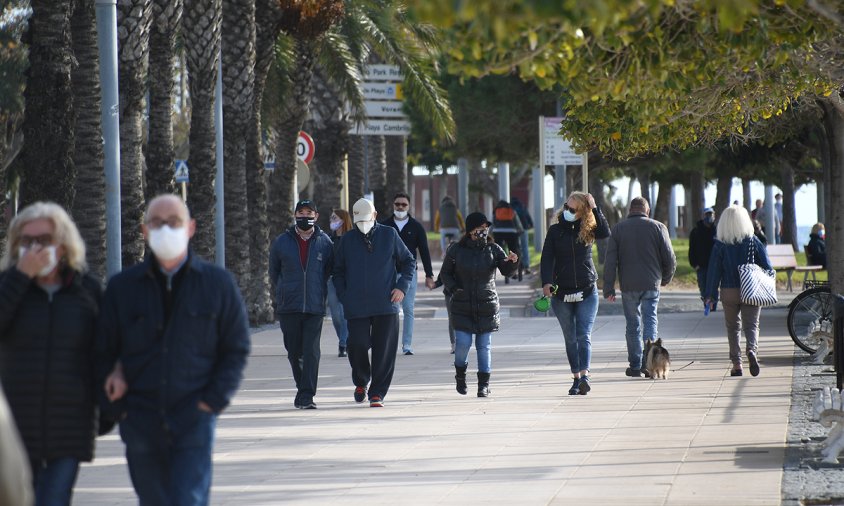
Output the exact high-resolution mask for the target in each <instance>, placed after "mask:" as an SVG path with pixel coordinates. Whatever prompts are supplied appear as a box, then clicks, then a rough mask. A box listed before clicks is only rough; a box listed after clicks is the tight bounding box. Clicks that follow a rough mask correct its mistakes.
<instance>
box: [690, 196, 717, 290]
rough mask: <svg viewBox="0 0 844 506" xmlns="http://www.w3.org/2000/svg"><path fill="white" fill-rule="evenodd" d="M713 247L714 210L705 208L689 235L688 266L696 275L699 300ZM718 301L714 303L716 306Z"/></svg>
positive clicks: (704, 287) (703, 288) (704, 288)
mask: <svg viewBox="0 0 844 506" xmlns="http://www.w3.org/2000/svg"><path fill="white" fill-rule="evenodd" d="M714 245H715V210H714V209H712V208H711V207H707V208H706V209H704V210H703V216H702V217H701V219H700V220H698V222H697V225H695V228H693V229H692V232H691V233H690V234H689V265H691V266H692V268H693V269H694V270H695V273H696V274H697V287H698V290H699V291H700V300H701V301H702V300H703V299H704V295H705V293H704V292H705V291H706V272H707V269H708V268H709V255H710V254H711V253H712V247H713V246H714ZM717 304H718V301H717V300H716V301H715V305H716V306H717Z"/></svg>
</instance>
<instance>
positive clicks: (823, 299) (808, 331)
mask: <svg viewBox="0 0 844 506" xmlns="http://www.w3.org/2000/svg"><path fill="white" fill-rule="evenodd" d="M832 300H833V297H832V293H830V291H829V287H818V288H810V289H809V290H806V291H804V292H802V293H801V294H800V295H798V296H797V297H796V298H795V299H794V301H793V302H792V303H791V304H790V305H789V309H788V318H787V319H786V322H787V324H788V333H789V334H791V339H792V340H793V341H794V344H796V345H797V346H799V347H800V348H801V349H802V350H803V351H806V352H807V353H814V352H816V351H817V350H818V348H819V347H820V345H821V342H822V341H823V340H824V339H826V338H831V337H832V332H833V328H832V323H833V322H832V307H833V306H832Z"/></svg>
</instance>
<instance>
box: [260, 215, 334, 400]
mask: <svg viewBox="0 0 844 506" xmlns="http://www.w3.org/2000/svg"><path fill="white" fill-rule="evenodd" d="M293 217H294V218H295V220H296V224H295V225H293V226H291V227H290V228H289V229H287V230H286V231H285V232H284V233H283V234H281V235H279V236H278V237H277V238H276V239H275V240H274V241H273V244H272V246H271V247H270V262H269V269H270V284H271V285H272V293H273V295H274V297H275V307H276V309H275V312H276V315H278V320H279V325H280V326H281V333H282V335H283V337H284V349H285V350H287V360H288V361H289V362H290V368H291V369H292V370H293V380H294V381H295V382H296V397H295V399H294V400H293V406H294V407H296V408H299V409H316V407H317V406H316V403H315V402H314V396H315V395H316V391H317V380H318V378H319V359H320V347H319V338H320V336H321V335H322V322H323V320H324V319H325V301H326V297H327V294H328V278H329V277H330V276H331V268H332V263H333V259H334V244H333V243H332V242H331V239H330V238H329V237H328V234H326V233H325V232H323V231H322V230H320V228H319V227H318V226H317V225H316V221H317V219H319V213H318V212H317V206H316V204H314V203H313V202H312V201H310V200H301V201H299V202H298V203H297V204H296V207H295V209H294V212H293Z"/></svg>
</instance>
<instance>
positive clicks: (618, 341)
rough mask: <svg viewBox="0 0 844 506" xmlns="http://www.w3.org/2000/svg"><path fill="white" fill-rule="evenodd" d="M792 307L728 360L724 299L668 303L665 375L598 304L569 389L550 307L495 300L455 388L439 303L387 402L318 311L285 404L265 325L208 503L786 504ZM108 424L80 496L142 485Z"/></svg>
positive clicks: (277, 353) (226, 428)
mask: <svg viewBox="0 0 844 506" xmlns="http://www.w3.org/2000/svg"><path fill="white" fill-rule="evenodd" d="M510 286H512V285H510ZM438 293H439V292H438ZM602 304H606V302H602ZM616 304H619V303H618V302H616ZM785 315H786V314H785V311H784V310H783V309H771V310H764V311H763V316H762V336H761V339H760V342H761V345H760V360H761V365H762V374H761V375H760V376H759V377H757V378H753V377H750V376H749V375H747V376H744V377H741V378H733V377H730V376H729V361H728V358H727V343H726V339H725V337H724V322H723V315H722V313H720V312H717V313H713V314H712V315H710V316H708V317H704V316H703V314H702V312H700V311H695V312H686V313H666V314H664V315H663V316H662V318H661V319H660V335H661V336H662V337H663V338H664V340H665V341H666V346H667V348H668V349H669V351H670V352H671V357H672V367H673V368H674V369H675V370H674V371H673V372H672V373H671V375H670V376H669V379H668V380H667V381H653V380H649V379H644V378H642V379H639V378H636V379H634V378H627V377H625V376H624V369H625V367H626V366H627V364H626V348H625V344H624V318H623V317H622V316H617V315H609V316H600V317H599V319H598V321H597V323H596V326H595V331H594V334H593V336H592V340H593V345H594V352H593V357H592V379H593V390H592V392H591V393H590V394H589V395H588V396H568V395H566V391H567V389H568V387H569V383H570V379H569V373H568V371H567V369H568V366H567V362H566V359H565V354H564V351H563V344H562V335H561V333H560V329H559V326H558V324H557V322H556V319H554V318H513V317H510V318H505V319H504V321H503V322H502V330H501V331H500V332H498V333H496V334H494V337H493V372H492V381H491V388H492V396H491V397H490V398H487V399H479V398H477V397H475V396H474V395H473V393H474V392H473V389H474V386H475V381H474V371H475V370H476V364H477V361H476V360H475V357H474V356H472V355H470V371H471V374H472V375H471V376H470V377H471V379H472V382H471V383H470V395H469V396H465V397H464V396H460V395H459V394H457V393H456V392H455V390H454V383H453V375H454V371H453V367H452V356H451V355H450V354H449V345H448V337H447V332H446V324H447V322H446V320H445V319H443V318H425V319H419V320H417V322H416V332H415V338H414V350H415V352H416V354H415V355H414V356H399V357H398V358H397V365H396V374H395V379H394V381H393V386H392V388H391V389H390V392H389V395H388V396H387V397H386V399H385V400H386V405H385V407H384V408H381V409H375V408H369V406H368V404H363V405H358V404H355V403H354V401H353V399H352V390H353V387H352V384H351V379H350V369H349V364H348V362H347V360H346V359H341V358H337V356H336V351H337V346H336V344H337V341H336V337H335V334H334V330H333V327H332V326H331V324H330V323H329V322H328V321H326V324H325V326H324V327H323V337H322V351H323V357H322V362H321V368H320V383H319V391H318V394H317V397H316V399H315V400H316V402H317V404H318V406H319V409H318V410H310V411H302V410H297V409H294V408H293V396H294V394H295V391H294V387H293V380H292V377H291V374H290V367H289V365H288V363H287V359H286V356H285V351H284V348H283V346H282V340H281V333H280V331H279V330H278V329H277V328H276V327H272V328H269V329H267V330H264V331H261V332H258V333H256V334H254V336H253V354H252V357H251V359H250V362H249V368H248V371H247V374H246V380H245V381H244V383H243V389H242V391H241V392H240V393H239V394H238V395H237V397H236V398H235V401H234V404H233V405H232V406H231V407H230V409H229V410H227V411H226V413H225V414H224V415H223V416H222V417H221V418H220V422H219V426H218V433H217V444H216V451H215V456H214V465H215V469H214V484H213V491H212V503H213V504H231V505H258V504H305V503H307V504H397V503H401V504H502V505H504V504H506V505H513V504H519V505H544V504H576V503H578V502H581V501H584V502H588V503H590V504H624V505H632V504H646V505H653V504H671V505H695V504H700V505H704V504H705V505H712V504H730V505H753V504H758V505H771V504H779V503H780V501H781V481H782V474H783V471H782V469H783V461H784V456H785V441H786V433H787V427H788V416H789V407H790V404H791V400H790V393H791V380H792V370H793V366H792V355H793V346H792V343H791V340H790V339H789V337H788V335H787V334H786V333H785ZM116 434H117V433H116V431H115V432H113V433H112V434H111V435H109V436H106V437H103V438H100V439H99V441H98V448H97V459H96V460H95V461H94V462H93V463H92V464H90V465H85V466H83V468H82V471H81V473H80V477H79V480H78V483H77V488H76V493H75V497H74V499H75V501H74V502H75V503H76V504H80V505H105V504H136V503H137V500H136V499H135V497H134V494H133V492H132V489H131V485H130V483H129V479H128V472H127V468H126V464H125V459H124V457H123V446H122V443H121V442H120V440H119V437H118V436H117V435H116Z"/></svg>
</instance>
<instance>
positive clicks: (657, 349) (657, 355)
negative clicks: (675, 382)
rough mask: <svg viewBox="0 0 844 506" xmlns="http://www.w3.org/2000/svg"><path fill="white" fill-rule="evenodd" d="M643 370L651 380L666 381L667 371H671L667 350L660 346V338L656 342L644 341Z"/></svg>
mask: <svg viewBox="0 0 844 506" xmlns="http://www.w3.org/2000/svg"><path fill="white" fill-rule="evenodd" d="M645 369H647V370H648V373H649V374H650V376H651V378H653V379H657V378H662V379H668V371H670V370H671V358H670V356H669V355H668V350H666V349H665V348H663V346H662V338H661V337H660V338H659V339H657V340H656V342H653V341H651V340H650V339H647V340H645Z"/></svg>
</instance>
